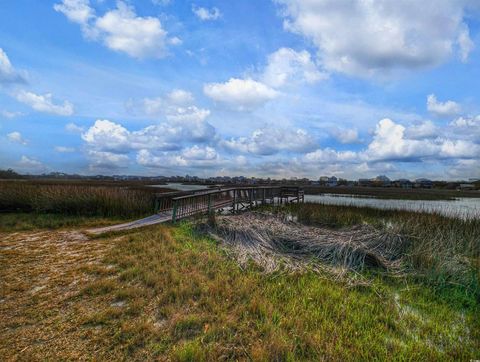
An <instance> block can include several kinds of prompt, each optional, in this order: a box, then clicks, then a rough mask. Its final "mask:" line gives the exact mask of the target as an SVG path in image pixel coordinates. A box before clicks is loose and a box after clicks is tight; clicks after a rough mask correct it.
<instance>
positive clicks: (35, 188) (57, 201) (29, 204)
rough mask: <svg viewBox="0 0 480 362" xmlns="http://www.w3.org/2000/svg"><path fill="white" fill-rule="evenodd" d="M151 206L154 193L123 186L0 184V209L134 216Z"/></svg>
mask: <svg viewBox="0 0 480 362" xmlns="http://www.w3.org/2000/svg"><path fill="white" fill-rule="evenodd" d="M153 205H154V193H152V192H148V191H147V190H138V189H130V188H128V187H122V186H96V185H92V186H89V185H75V184H73V185H69V184H47V185H45V184H33V183H24V182H1V183H0V211H17V212H19V211H20V212H40V213H59V214H68V215H85V216H120V217H135V216H142V215H145V214H148V213H151V212H153Z"/></svg>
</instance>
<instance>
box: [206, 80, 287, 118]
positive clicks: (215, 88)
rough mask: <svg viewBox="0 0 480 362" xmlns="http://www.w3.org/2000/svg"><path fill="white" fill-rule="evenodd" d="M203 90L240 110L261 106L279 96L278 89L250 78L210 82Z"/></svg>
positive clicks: (216, 99)
mask: <svg viewBox="0 0 480 362" xmlns="http://www.w3.org/2000/svg"><path fill="white" fill-rule="evenodd" d="M203 91H204V93H205V94H206V95H207V96H208V97H210V98H211V99H213V100H214V101H216V102H220V103H224V104H226V105H228V106H229V107H231V108H233V109H235V110H238V111H248V110H253V109H255V108H259V107H261V106H263V105H264V104H265V103H266V102H268V101H270V100H272V99H274V98H276V97H277V96H278V92H277V91H276V90H274V89H272V88H270V87H269V86H267V85H265V84H263V83H261V82H258V81H255V80H253V79H250V78H247V79H238V78H230V79H229V80H228V81H227V82H225V83H208V84H205V85H204V87H203Z"/></svg>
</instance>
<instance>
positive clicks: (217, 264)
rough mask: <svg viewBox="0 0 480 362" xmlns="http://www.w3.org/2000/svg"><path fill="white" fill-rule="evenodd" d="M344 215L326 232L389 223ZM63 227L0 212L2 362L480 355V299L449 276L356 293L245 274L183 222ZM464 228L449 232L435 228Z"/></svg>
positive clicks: (310, 277) (285, 276) (312, 212)
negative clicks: (103, 231)
mask: <svg viewBox="0 0 480 362" xmlns="http://www.w3.org/2000/svg"><path fill="white" fill-rule="evenodd" d="M304 206H305V207H307V209H305V208H303V207H302V206H293V207H292V208H291V209H290V210H288V211H289V212H294V213H297V214H298V215H300V218H301V219H302V221H304V222H307V223H322V222H324V221H325V217H326V216H327V215H331V214H332V212H333V209H330V208H329V207H325V206H321V205H315V206H309V205H304ZM295 207H297V208H298V209H296V210H295V209H294V208H295ZM302 212H303V214H301V213H302ZM336 212H337V216H336V217H337V220H336V221H335V222H333V221H332V219H331V218H330V219H328V220H329V223H330V224H335V225H331V226H332V227H341V226H342V225H345V224H355V223H358V222H382V221H381V220H380V219H379V216H378V215H374V213H375V212H374V211H371V210H364V209H353V210H352V209H350V210H348V208H343V209H342V208H338V209H337V210H336ZM302 215H303V216H302ZM322 215H323V216H322ZM307 216H309V219H308V218H307ZM347 216H348V217H347ZM385 217H387V218H388V217H395V212H392V213H391V215H388V214H387V215H385ZM397 217H399V214H397ZM402 217H403V218H407V217H408V215H407V214H404V215H403V216H400V218H402ZM55 218H56V217H55V216H52V215H50V216H45V218H44V217H40V216H38V215H37V216H35V215H31V214H16V215H0V225H2V233H1V236H0V239H1V240H2V241H1V242H0V257H1V259H2V263H1V264H0V265H1V266H0V280H1V283H2V285H1V288H0V290H1V294H0V300H1V303H0V317H1V318H0V330H1V331H2V338H1V339H0V354H1V355H2V356H4V358H5V359H7V360H9V359H24V360H49V359H50V360H58V359H79V358H95V359H98V360H155V359H159V360H178V361H202V360H204V361H210V360H222V359H223V360H254V361H269V360H277V361H293V360H311V361H317V360H332V359H333V360H352V361H353V360H372V359H380V360H387V359H388V360H432V361H434V360H435V361H436V360H445V361H450V360H465V361H468V360H470V359H478V358H479V356H480V308H479V306H480V304H479V300H478V295H477V294H476V293H475V290H473V291H472V290H471V286H469V285H461V284H460V283H457V282H453V279H446V280H441V279H431V278H426V276H425V275H423V274H424V273H420V272H419V274H418V275H416V274H414V273H408V274H405V275H404V276H402V277H391V276H388V275H385V274H382V273H380V272H378V271H376V270H374V269H369V270H365V271H364V272H362V278H365V279H367V280H369V284H368V285H357V286H353V287H352V286H351V284H349V283H347V282H345V280H335V279H332V277H331V276H329V275H323V274H318V273H314V272H308V271H307V272H302V273H287V272H285V271H283V272H275V273H273V274H266V273H264V272H263V270H262V269H261V268H259V267H258V266H256V265H254V264H253V263H252V264H250V265H247V266H242V267H240V266H239V265H238V264H237V263H236V261H235V259H234V258H232V256H231V255H230V253H229V252H227V251H226V250H225V249H224V248H223V247H222V246H221V245H219V244H217V243H216V242H214V241H213V240H211V239H209V238H208V237H205V236H203V235H201V234H199V233H198V232H197V231H195V229H194V227H193V225H192V224H191V223H189V222H184V223H181V224H178V225H176V226H168V225H164V226H153V227H149V228H146V229H139V230H133V231H129V232H122V233H115V234H110V235H104V236H100V237H96V238H93V239H90V240H87V239H84V237H83V236H80V234H79V233H78V232H77V231H76V230H80V229H82V228H83V227H87V226H91V225H101V224H108V223H111V222H114V221H115V220H114V219H113V220H112V219H107V220H105V219H102V218H97V219H94V218H78V219H75V218H74V217H58V219H57V221H55V222H54V221H51V220H55ZM422 218H423V219H422ZM418 219H419V220H420V221H419V222H420V223H421V222H427V223H433V222H434V219H432V218H431V216H428V215H420V216H419V218H418ZM12 220H17V224H15V223H14V222H13V221H12ZM45 220H50V221H45ZM369 220H370V221H369ZM437 221H438V222H440V221H441V222H442V223H444V221H443V219H437ZM4 225H10V226H9V229H6V228H4ZM25 225H26V226H25ZM458 225H460V226H458ZM464 226H465V225H464V224H457V226H455V223H454V222H452V224H449V225H445V226H444V229H441V230H443V231H445V230H447V229H451V230H452V232H456V231H458V230H459V228H462V227H464ZM432 227H433V226H432ZM455 227H457V229H455ZM46 229H48V230H46ZM21 230H25V231H21ZM42 230H45V231H42ZM431 230H432V229H430V232H431ZM478 231H479V230H478V229H473V230H471V232H473V233H476V235H478ZM465 235H468V233H467V234H465ZM433 239H435V238H433ZM433 239H432V238H430V239H428V241H431V240H433ZM477 240H478V239H477ZM476 246H477V247H478V244H476ZM477 251H478V249H477ZM462 253H464V252H462ZM462 253H460V255H464V254H462ZM439 255H441V253H440V254H438V255H436V256H437V257H438V256H439ZM477 262H478V260H477ZM477 265H478V264H477ZM415 270H418V271H420V270H422V269H420V268H419V269H415ZM472 270H474V269H472ZM477 272H478V269H477ZM432 273H433V272H432ZM476 277H478V274H477V276H476ZM460 280H462V279H460ZM467 280H470V279H467ZM477 280H478V279H477ZM469 288H470V289H469Z"/></svg>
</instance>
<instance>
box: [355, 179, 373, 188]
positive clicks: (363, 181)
mask: <svg viewBox="0 0 480 362" xmlns="http://www.w3.org/2000/svg"><path fill="white" fill-rule="evenodd" d="M358 186H372V181H371V180H370V179H368V178H361V179H358Z"/></svg>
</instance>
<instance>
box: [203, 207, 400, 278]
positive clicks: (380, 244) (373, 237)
mask: <svg viewBox="0 0 480 362" xmlns="http://www.w3.org/2000/svg"><path fill="white" fill-rule="evenodd" d="M204 227H205V228H206V229H207V231H208V233H209V234H210V235H211V236H213V237H214V238H216V239H218V240H221V241H222V242H223V243H224V244H225V245H226V246H227V247H228V249H231V250H233V251H234V254H235V257H236V259H237V260H238V261H239V263H240V264H241V265H243V264H245V263H247V262H248V261H249V260H253V261H254V262H256V263H257V264H259V265H260V266H262V267H263V268H264V269H265V271H266V272H272V271H275V270H278V269H280V268H284V267H286V268H287V269H288V270H292V271H293V270H302V269H307V268H308V269H313V270H317V271H320V270H329V271H334V272H336V273H344V272H345V271H347V270H350V271H360V270H362V269H363V268H364V267H367V266H368V267H377V268H380V269H382V270H386V271H389V272H394V273H397V272H399V271H400V268H401V261H402V255H403V254H404V252H405V250H406V246H407V239H406V238H404V237H402V236H401V235H399V234H397V233H395V232H394V231H391V230H390V231H384V230H381V231H380V230H377V229H375V228H374V227H372V226H368V225H358V226H354V227H349V228H344V229H340V230H332V229H329V228H321V227H309V226H305V225H302V224H300V223H298V222H295V221H293V220H292V219H291V218H290V219H287V218H282V217H279V216H273V215H268V214H261V213H255V212H249V213H244V214H240V215H235V216H218V217H217V218H216V222H215V225H214V226H212V224H211V223H210V224H209V226H204Z"/></svg>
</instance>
